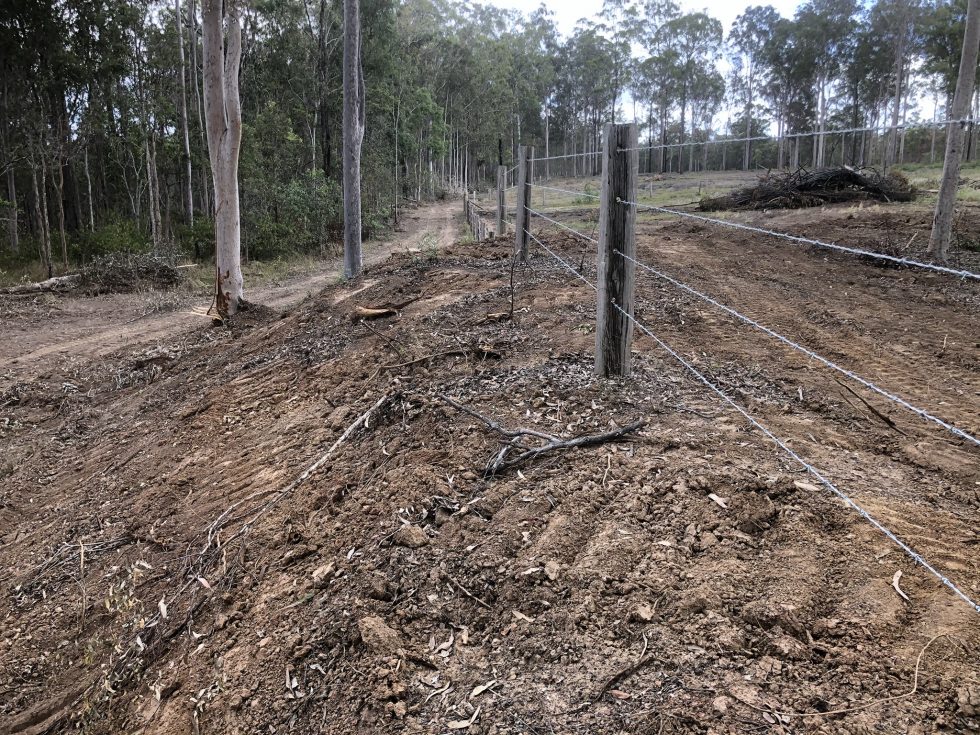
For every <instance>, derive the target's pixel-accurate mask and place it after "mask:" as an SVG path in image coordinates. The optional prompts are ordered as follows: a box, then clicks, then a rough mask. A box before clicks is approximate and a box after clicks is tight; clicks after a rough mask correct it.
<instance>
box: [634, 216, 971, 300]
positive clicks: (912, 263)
mask: <svg viewBox="0 0 980 735" xmlns="http://www.w3.org/2000/svg"><path fill="white" fill-rule="evenodd" d="M617 201H618V202H619V203H620V204H625V205H626V206H632V207H636V208H637V209H645V210H649V211H652V212H662V213H664V214H673V215H676V216H678V217H686V218H687V219H693V220H697V221H699V222H707V223H708V224H712V225H721V226H723V227H731V228H733V229H736V230H743V231H745V232H754V233H756V234H759V235H769V236H770V237H777V238H781V239H783V240H790V241H792V242H798V243H802V244H804V245H816V246H817V247H821V248H829V249H830V250H837V251H840V252H842V253H849V254H851V255H861V256H864V257H867V258H877V259H878V260H887V261H889V262H891V263H897V264H899V265H905V266H909V267H911V268H923V269H925V270H932V271H937V272H939V273H946V274H948V275H951V276H956V277H957V278H972V279H974V280H977V281H980V273H974V272H973V271H968V270H959V269H956V268H948V267H946V266H944V265H936V264H935V263H924V262H923V261H921V260H913V259H912V258H904V257H899V256H896V255H888V254H887V253H877V252H875V251H873V250H863V249H861V248H852V247H849V246H847V245H838V244H837V243H834V242H824V241H823V240H814V239H813V238H810V237H800V236H798V235H789V234H787V233H785V232H777V231H776V230H768V229H765V228H764V227H754V226H753V225H745V224H742V223H741V222H729V221H728V220H723V219H715V218H714V217H705V216H704V215H700V214H692V213H691V212H682V211H680V210H678V209H670V208H668V207H656V206H654V205H652V204H640V203H639V202H630V201H627V200H625V199H617Z"/></svg>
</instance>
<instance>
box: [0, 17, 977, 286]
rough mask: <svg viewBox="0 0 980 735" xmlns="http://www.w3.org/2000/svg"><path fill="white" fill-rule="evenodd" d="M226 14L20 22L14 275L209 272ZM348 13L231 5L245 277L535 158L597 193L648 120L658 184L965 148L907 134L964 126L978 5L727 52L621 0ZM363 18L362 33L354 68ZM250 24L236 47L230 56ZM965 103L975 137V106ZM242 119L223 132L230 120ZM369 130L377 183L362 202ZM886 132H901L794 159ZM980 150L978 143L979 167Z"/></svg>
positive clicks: (6, 50) (859, 21) (828, 22)
mask: <svg viewBox="0 0 980 735" xmlns="http://www.w3.org/2000/svg"><path fill="white" fill-rule="evenodd" d="M214 2H215V0H201V3H200V4H199V3H198V0H184V2H183V3H182V2H181V0H164V1H162V2H158V1H156V0H56V1H55V2H38V0H9V1H8V2H6V3H4V4H3V7H2V9H0V113H2V115H0V118H2V124H0V161H2V179H3V183H2V184H0V197H2V198H3V202H2V212H3V217H4V218H5V219H6V224H7V232H8V236H7V237H6V238H5V241H4V247H3V251H4V252H3V256H2V257H3V258H4V259H5V261H6V260H16V259H17V258H20V259H30V258H39V259H40V260H41V261H42V262H43V263H44V264H45V266H46V267H47V269H48V271H49V273H53V272H55V270H56V269H67V268H68V267H69V265H70V262H79V261H84V260H85V259H87V258H91V257H93V256H96V255H98V254H101V253H105V252H109V251H114V250H147V251H154V252H158V253H168V254H174V253H179V254H184V255H190V256H196V257H198V258H207V257H210V256H211V254H212V252H213V247H214V245H213V243H214V242H215V238H216V237H218V236H219V233H220V231H221V229H222V228H223V227H227V223H222V221H221V215H222V212H223V211H224V209H223V207H221V206H219V205H220V204H221V202H220V192H219V191H218V189H219V188H221V187H219V186H218V180H219V178H221V177H225V178H227V176H228V175H230V174H229V173H228V172H227V171H224V169H225V162H226V161H227V152H226V154H221V153H220V151H216V150H215V149H214V147H213V145H212V146H211V147H210V148H209V140H208V114H209V112H210V113H215V114H218V113H217V112H216V110H215V109H213V108H212V109H210V110H209V102H208V97H207V88H208V86H209V80H208V78H207V63H206V61H207V59H206V54H207V53H208V48H209V46H208V33H209V30H208V14H207V10H208V7H209V6H210V5H213V3H214ZM351 3H352V0H344V1H343V2H342V1H341V0H252V1H251V2H248V3H245V2H242V3H241V4H240V5H235V6H234V8H235V13H234V19H230V17H229V15H228V12H227V11H228V10H229V8H231V7H232V4H230V3H225V7H224V9H223V10H222V9H221V8H220V7H219V8H218V11H219V15H218V19H217V22H218V23H219V25H218V26H217V27H212V29H211V31H212V34H211V39H212V42H211V46H210V48H211V49H212V50H213V49H214V44H215V39H217V38H222V37H223V38H225V39H226V40H224V41H222V43H221V44H220V45H219V48H218V53H220V54H221V61H222V64H223V65H224V66H225V71H226V72H228V73H232V74H233V75H234V81H235V82H236V84H234V85H233V87H234V88H233V89H232V88H230V87H228V86H227V85H228V79H227V78H225V77H223V78H222V79H221V80H214V79H213V80H211V82H210V85H211V88H212V89H213V88H214V85H215V84H216V83H218V84H220V85H222V86H221V88H222V89H225V90H226V92H231V93H233V94H234V95H235V96H236V97H237V98H240V99H239V100H238V101H239V102H240V104H239V106H238V109H239V110H240V120H237V121H232V122H234V123H235V124H236V125H237V127H238V133H240V136H241V147H240V152H238V151H237V148H236V153H235V155H236V158H237V160H236V168H237V171H236V172H235V177H234V178H235V182H234V183H235V186H236V187H237V189H238V191H237V192H236V195H237V196H238V197H239V198H240V219H241V229H240V238H241V249H242V251H243V254H244V255H245V257H246V258H248V257H251V258H270V257H275V256H277V255H281V254H284V253H287V252H291V251H303V252H319V253H323V254H327V253H328V252H332V251H333V250H334V249H337V248H338V247H339V243H340V242H343V241H345V240H346V241H348V242H350V240H351V238H352V237H353V236H354V233H352V230H356V236H357V239H358V242H359V240H360V237H362V236H371V235H372V234H374V233H377V232H379V231H382V230H384V229H386V228H388V227H390V226H392V225H394V224H397V222H398V219H399V217H400V213H401V210H402V207H403V206H404V205H405V204H406V203H410V202H417V201H420V200H423V199H432V198H437V197H440V196H445V195H446V194H447V193H453V192H455V191H458V190H460V189H461V188H463V187H464V186H466V185H467V184H473V183H475V182H477V181H480V180H492V179H493V177H494V175H495V170H496V166H497V165H498V163H505V164H507V165H512V164H513V163H514V161H515V159H516V154H517V147H518V146H519V145H521V144H524V143H533V144H534V145H535V146H536V149H537V150H538V151H541V152H543V155H551V156H554V155H566V156H572V155H573V154H575V155H577V154H579V153H581V154H583V155H582V157H581V158H576V157H571V158H570V159H569V160H568V163H567V164H565V166H571V167H573V168H574V172H575V173H589V172H590V171H589V167H591V166H594V165H595V163H594V162H595V160H596V158H595V157H594V156H592V157H590V156H589V154H590V153H592V152H595V151H597V150H598V149H599V145H600V140H599V138H600V131H601V129H602V126H603V125H604V123H606V122H610V121H612V122H616V121H622V120H624V119H631V120H632V119H636V120H637V121H638V123H639V124H640V126H641V136H642V139H643V140H644V142H645V143H647V144H649V145H651V146H655V145H656V146H660V147H659V148H656V149H654V150H650V151H649V152H647V153H646V154H645V156H646V165H647V166H649V169H650V170H662V171H684V170H688V169H691V168H698V167H702V168H703V167H706V166H708V165H712V166H721V167H742V168H746V169H748V168H753V167H755V166H758V165H765V166H780V167H783V166H796V165H801V164H807V165H816V166H820V165H825V164H829V163H831V162H842V163H853V164H857V165H862V164H870V163H880V164H884V165H890V164H891V163H895V162H898V161H901V160H927V158H926V157H931V158H933V159H935V157H936V155H937V145H938V149H939V151H940V152H941V151H942V149H943V145H944V138H943V131H942V130H939V131H938V136H939V138H938V143H937V132H936V129H931V130H925V131H920V132H919V133H916V134H915V135H917V136H918V137H915V138H910V137H908V135H907V134H906V133H905V132H904V131H903V132H899V129H898V126H900V125H901V124H902V123H904V122H908V121H910V120H913V119H915V118H916V117H918V116H919V115H920V112H921V108H922V107H923V105H925V106H926V108H927V113H930V112H931V113H932V117H935V118H938V119H942V118H944V117H946V116H947V115H948V114H949V110H950V105H951V104H952V100H953V94H954V89H955V86H956V79H957V72H958V68H959V63H960V55H961V52H962V38H963V34H964V23H965V17H966V7H967V2H966V0H943V1H940V2H929V1H927V0H874V1H873V2H870V3H858V2H857V1H856V0H809V1H808V2H806V3H804V4H803V5H801V6H800V8H799V9H798V11H797V12H796V14H795V15H794V17H792V18H784V17H782V16H780V15H779V14H778V13H777V12H776V11H775V10H774V9H773V8H772V7H770V6H765V5H760V6H753V7H750V8H748V9H747V10H746V11H745V12H744V13H742V14H741V15H740V16H739V17H738V18H737V19H736V21H735V22H734V24H733V25H732V27H731V28H728V29H726V28H723V26H722V24H721V22H720V21H718V20H717V19H715V18H712V17H710V16H709V15H707V14H705V13H700V12H695V13H685V12H681V10H680V9H679V6H678V5H677V4H675V3H674V2H673V1H672V0H606V2H605V5H604V8H603V12H602V14H601V16H600V17H598V18H595V19H591V20H583V21H581V22H579V24H578V25H577V26H576V28H575V30H574V32H572V33H571V34H570V35H569V36H567V37H563V36H562V35H561V34H559V32H558V30H557V27H556V25H555V21H554V18H553V16H552V15H551V14H550V13H549V11H548V10H547V9H546V8H545V7H544V6H542V7H539V8H538V9H536V10H533V11H531V12H529V13H526V14H525V13H521V12H517V11H509V10H503V9H500V8H496V7H493V6H489V5H481V4H479V3H472V2H453V1H452V0H360V2H359V3H357V2H355V3H353V4H351ZM218 5H219V6H220V5H221V3H218ZM345 6H347V11H348V13H350V12H351V11H352V10H353V9H354V8H356V10H357V14H358V23H357V27H358V29H359V30H360V34H359V38H358V43H357V44H356V45H357V48H356V49H354V50H353V51H352V50H351V49H350V48H349V44H345V33H344V14H345ZM232 20H233V22H234V23H235V24H236V28H237V30H236V31H235V33H237V34H238V35H237V37H240V44H239V46H238V47H237V48H234V47H232V46H230V45H228V44H227V38H229V37H230V36H229V28H230V26H229V22H231V21H232ZM213 21H214V16H212V22H213ZM216 34H217V35H216ZM232 35H234V34H232ZM345 46H347V48H345ZM345 52H346V56H345ZM351 53H353V54H354V56H351V55H350V54H351ZM234 55H237V60H236V61H235V64H234V67H235V68H234V69H228V68H227V67H228V64H227V61H228V58H229V56H234ZM345 58H347V61H348V68H347V72H348V77H347V78H345V68H344V67H345V64H344V61H345ZM345 82H347V83H348V84H353V85H355V86H358V87H359V88H362V89H363V92H362V96H361V98H360V105H359V106H357V105H354V106H349V105H345V102H344V94H343V89H344V86H345ZM968 103H969V104H968V107H969V108H970V109H971V110H972V115H973V117H976V115H977V112H978V109H977V108H978V104H980V99H978V96H977V94H976V93H972V96H971V97H970V99H969V100H968ZM929 108H931V109H929ZM223 110H224V108H222V111H221V114H222V117H221V119H220V121H219V118H218V117H215V118H214V119H213V121H214V122H215V124H217V123H218V122H221V123H222V124H224V123H225V122H226V121H227V114H226V113H225V112H223ZM352 126H353V128H356V130H355V132H356V136H355V137H356V138H357V141H356V142H357V149H358V150H357V151H356V157H357V159H358V163H359V165H358V167H357V169H358V173H359V177H360V182H359V184H358V185H357V186H356V191H348V198H347V199H346V200H345V195H344V186H343V181H342V175H343V169H344V165H343V163H344V162H343V158H344V155H343V152H344V131H345V129H346V130H348V131H349V130H351V128H352ZM878 126H893V128H892V130H891V132H889V133H887V134H884V135H874V134H870V133H868V134H864V133H862V134H857V133H855V134H850V135H848V136H837V135H818V136H811V137H803V136H798V135H794V134H796V133H801V132H804V131H829V130H836V129H842V128H861V127H878ZM232 127H235V125H233V126H232ZM760 133H771V134H774V136H775V138H774V142H772V143H759V144H753V143H752V142H745V143H733V144H732V145H730V146H722V147H720V148H719V149H716V150H714V151H713V152H712V153H711V155H713V156H715V157H716V159H717V157H718V156H719V155H720V156H722V157H723V158H722V159H721V160H713V161H710V162H709V161H708V158H707V156H708V148H707V147H705V146H702V147H701V148H696V147H695V146H693V145H692V146H686V147H685V146H682V145H677V144H682V143H686V142H689V141H706V140H709V139H711V140H718V139H724V138H729V139H732V140H739V139H742V138H752V137H754V136H756V135H758V134H760ZM975 137H976V136H975V135H974V134H973V131H972V126H971V134H970V135H969V136H968V138H967V143H966V145H967V150H966V155H967V157H971V156H973V155H975V148H976V140H975ZM671 146H673V147H671ZM940 155H941V153H940ZM350 163H351V161H348V164H350ZM545 166H546V167H548V166H549V164H545ZM229 185H230V184H229ZM347 188H348V189H350V187H347ZM216 195H217V196H216ZM357 198H359V199H360V202H358V203H355V202H354V201H353V200H354V199H357ZM345 205H346V209H347V211H348V212H352V211H354V210H356V213H357V218H358V220H359V221H357V222H353V221H352V220H353V217H352V216H348V217H345V216H344V212H345ZM238 216H239V214H238V213H236V214H235V217H238ZM345 223H346V229H347V233H346V234H345Z"/></svg>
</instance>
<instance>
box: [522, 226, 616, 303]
mask: <svg viewBox="0 0 980 735" xmlns="http://www.w3.org/2000/svg"><path fill="white" fill-rule="evenodd" d="M525 232H527V234H528V237H530V238H531V239H532V240H534V242H536V243H537V244H538V245H540V246H541V247H543V248H544V249H545V250H547V251H548V252H549V253H550V254H551V257H552V258H554V259H555V260H557V261H558V262H559V263H561V264H562V265H563V266H565V267H566V268H567V269H568V270H570V271H571V272H572V274H573V275H574V276H575V277H576V278H577V279H579V280H580V281H582V282H584V283H585V284H586V285H588V286H589V287H590V288H591V289H592V290H593V291H595V292H596V293H598V292H599V289H598V288H596V286H595V284H594V283H592V281H590V280H589V279H588V278H586V277H585V276H583V275H582V274H581V273H579V272H578V271H577V270H575V268H574V267H573V266H571V265H569V264H568V263H566V262H565V260H564V259H563V258H562V257H561V256H560V255H558V253H556V252H555V251H554V250H552V249H551V248H549V247H548V246H547V245H545V244H544V243H543V242H541V241H540V240H539V239H538V238H536V237H535V236H534V233H533V232H531V231H530V230H525Z"/></svg>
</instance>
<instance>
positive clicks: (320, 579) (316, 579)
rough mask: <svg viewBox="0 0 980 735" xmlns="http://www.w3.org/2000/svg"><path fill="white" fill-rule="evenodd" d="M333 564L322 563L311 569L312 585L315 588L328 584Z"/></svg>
mask: <svg viewBox="0 0 980 735" xmlns="http://www.w3.org/2000/svg"><path fill="white" fill-rule="evenodd" d="M333 569H334V565H333V562H329V563H327V564H323V565H321V566H319V567H317V568H316V569H314V570H313V586H314V587H317V588H323V587H326V586H327V585H328V584H330V578H331V577H332V576H333Z"/></svg>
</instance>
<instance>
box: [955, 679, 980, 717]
mask: <svg viewBox="0 0 980 735" xmlns="http://www.w3.org/2000/svg"><path fill="white" fill-rule="evenodd" d="M956 704H957V712H959V714H961V715H963V716H964V717H980V686H971V685H967V686H965V687H960V688H959V689H957V690H956Z"/></svg>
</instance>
